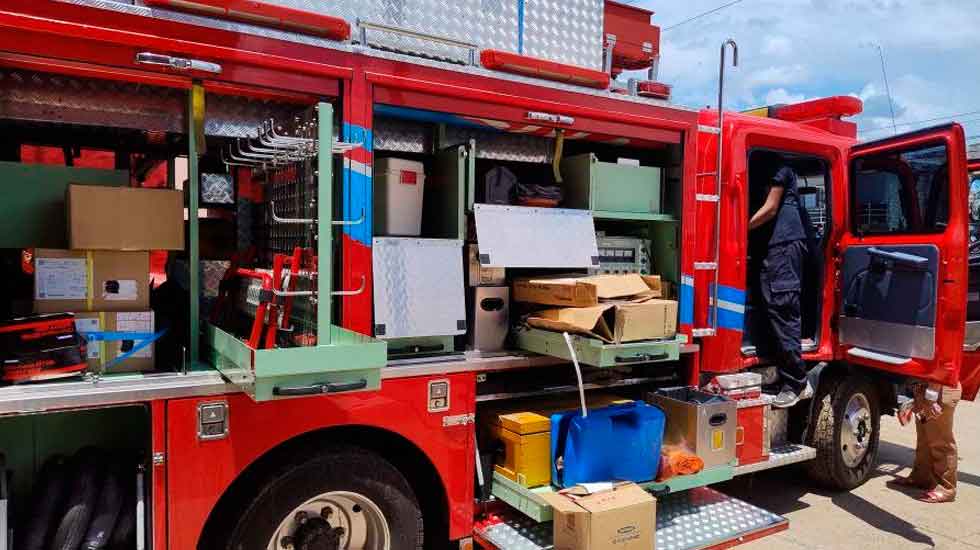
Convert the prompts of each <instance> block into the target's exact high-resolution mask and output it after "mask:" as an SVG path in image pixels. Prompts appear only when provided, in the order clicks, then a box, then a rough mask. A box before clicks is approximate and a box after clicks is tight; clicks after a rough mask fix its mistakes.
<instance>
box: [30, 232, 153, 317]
mask: <svg viewBox="0 0 980 550" xmlns="http://www.w3.org/2000/svg"><path fill="white" fill-rule="evenodd" d="M149 308H150V254H149V252H112V251H102V250H94V251H93V250H88V251H86V250H56V249H50V248H38V249H37V250H35V254H34V311H35V312H36V313H58V312H63V311H73V312H79V311H141V310H146V309H149Z"/></svg>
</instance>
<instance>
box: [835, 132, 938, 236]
mask: <svg viewBox="0 0 980 550" xmlns="http://www.w3.org/2000/svg"><path fill="white" fill-rule="evenodd" d="M851 178H852V179H851V181H852V182H853V185H852V204H853V205H854V208H853V210H852V212H851V218H852V220H851V221H852V224H853V227H854V231H855V232H856V233H859V234H867V233H940V232H942V231H943V230H944V229H945V228H946V224H947V222H948V220H949V189H948V187H949V173H948V164H947V151H946V146H945V145H933V146H925V147H920V148H916V149H910V150H906V151H888V152H883V153H879V154H877V155H869V156H863V157H861V158H859V159H857V160H856V161H855V162H854V166H853V171H852V174H851Z"/></svg>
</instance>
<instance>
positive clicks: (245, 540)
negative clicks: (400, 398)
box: [226, 447, 423, 550]
mask: <svg viewBox="0 0 980 550" xmlns="http://www.w3.org/2000/svg"><path fill="white" fill-rule="evenodd" d="M422 543H423V527H422V512H421V510H420V509H419V505H418V501H417V500H416V499H415V493H414V492H413V491H412V488H411V487H410V486H409V484H408V481H406V480H405V477H404V476H402V474H401V473H400V472H399V471H398V470H396V469H395V467H394V466H392V465H391V464H390V463H388V462H387V461H386V460H384V459H383V458H381V457H380V456H378V455H376V454H374V453H371V452H369V451H365V450H363V449H360V448H357V447H334V448H332V449H330V450H328V451H325V452H323V453H320V454H318V455H317V456H314V457H312V458H310V459H308V460H306V461H303V462H300V463H298V464H293V465H291V466H290V467H288V468H286V469H284V470H282V471H281V472H280V473H279V474H278V475H277V476H276V477H275V478H274V479H272V481H270V482H269V483H267V484H266V485H265V486H264V487H263V488H262V489H261V490H260V491H259V493H258V496H257V497H256V498H254V499H253V500H252V501H251V502H250V503H249V506H248V508H247V509H246V510H245V513H244V514H242V515H241V516H240V519H239V520H238V521H237V525H235V528H234V529H233V530H232V532H231V536H230V538H229V539H228V544H227V547H226V548H227V549H228V550H251V549H255V548H265V549H267V550H284V549H292V550H340V549H343V550H348V549H349V550H401V549H403V548H404V549H412V550H415V549H421V548H422Z"/></svg>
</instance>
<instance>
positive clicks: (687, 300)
mask: <svg viewBox="0 0 980 550" xmlns="http://www.w3.org/2000/svg"><path fill="white" fill-rule="evenodd" d="M680 294H681V296H680V297H681V304H680V310H681V324H682V325H693V324H694V285H690V284H687V283H682V284H681V293H680Z"/></svg>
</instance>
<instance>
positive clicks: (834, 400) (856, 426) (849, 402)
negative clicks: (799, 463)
mask: <svg viewBox="0 0 980 550" xmlns="http://www.w3.org/2000/svg"><path fill="white" fill-rule="evenodd" d="M815 399H816V401H815V402H814V403H813V417H812V418H811V419H810V430H809V432H810V435H809V438H808V444H809V445H811V446H813V447H814V448H816V449H817V458H816V459H814V460H812V461H810V462H809V463H808V464H807V473H808V474H809V475H810V477H811V478H812V479H813V480H814V481H816V482H818V483H820V484H821V485H823V486H825V487H827V488H830V489H835V490H841V491H850V490H851V489H854V488H856V487H859V486H861V485H863V484H864V482H866V481H867V480H868V478H869V477H870V475H871V472H872V470H873V469H874V467H875V464H876V463H877V461H878V444H879V438H880V436H881V430H880V427H881V405H880V400H879V396H878V390H877V388H876V387H875V385H874V384H873V383H872V382H871V381H870V380H868V379H867V378H865V377H863V376H856V375H848V376H845V377H843V378H831V379H829V380H827V381H825V382H823V383H822V384H821V385H820V389H819V391H818V393H817V395H816V396H815Z"/></svg>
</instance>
